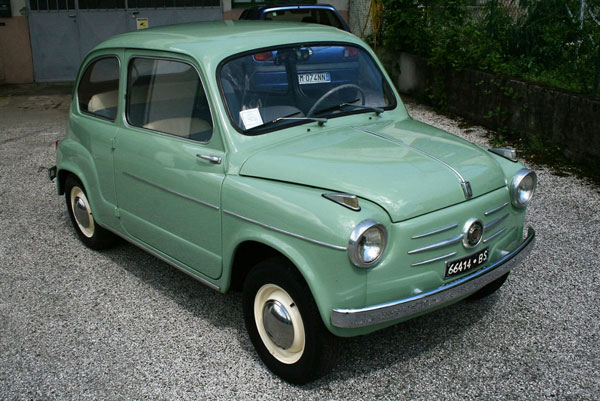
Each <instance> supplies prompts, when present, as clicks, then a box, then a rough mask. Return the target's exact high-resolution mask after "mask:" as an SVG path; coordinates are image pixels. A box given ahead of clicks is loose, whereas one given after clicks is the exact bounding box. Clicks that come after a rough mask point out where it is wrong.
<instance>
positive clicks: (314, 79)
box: [298, 72, 331, 85]
mask: <svg viewBox="0 0 600 401" xmlns="http://www.w3.org/2000/svg"><path fill="white" fill-rule="evenodd" d="M298 82H299V83H300V85H305V84H322V83H327V82H331V74H330V73H328V72H311V73H306V74H298Z"/></svg>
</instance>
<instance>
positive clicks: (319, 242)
mask: <svg viewBox="0 0 600 401" xmlns="http://www.w3.org/2000/svg"><path fill="white" fill-rule="evenodd" d="M223 213H225V214H228V215H230V216H233V217H237V218H238V219H240V220H244V221H247V222H248V223H252V224H256V225H257V226H261V227H264V228H266V229H268V230H272V231H275V232H278V233H281V234H285V235H289V236H290V237H294V238H298V239H301V240H303V241H307V242H311V243H313V244H317V245H321V246H324V247H326V248H331V249H335V250H338V251H345V250H346V247H345V246H338V245H332V244H329V243H327V242H323V241H319V240H316V239H312V238H308V237H305V236H303V235H300V234H294V233H291V232H289V231H285V230H282V229H280V228H277V227H273V226H270V225H268V224H264V223H261V222H260V221H256V220H252V219H249V218H248V217H244V216H240V215H239V214H236V213H233V212H230V211H228V210H223Z"/></svg>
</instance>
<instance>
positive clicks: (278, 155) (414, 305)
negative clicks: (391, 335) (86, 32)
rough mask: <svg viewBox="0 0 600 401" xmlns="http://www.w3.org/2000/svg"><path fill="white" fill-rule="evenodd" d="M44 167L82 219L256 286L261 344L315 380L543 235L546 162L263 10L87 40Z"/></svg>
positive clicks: (170, 259) (189, 265) (75, 217)
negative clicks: (429, 118) (538, 194)
mask: <svg viewBox="0 0 600 401" xmlns="http://www.w3.org/2000/svg"><path fill="white" fill-rule="evenodd" d="M56 160H57V165H56V166H55V167H53V168H51V169H50V174H51V178H54V177H56V178H57V186H58V193H59V194H64V195H65V199H66V204H67V208H68V211H69V214H70V216H71V220H72V222H73V226H74V228H75V231H76V232H77V234H78V236H79V238H80V239H81V241H82V242H83V243H84V244H85V245H87V246H89V247H90V248H93V249H100V248H104V247H107V246H110V245H111V244H112V243H113V240H114V238H115V235H116V236H119V237H122V238H124V239H126V240H127V241H129V242H131V243H133V244H135V245H137V246H139V247H140V248H142V249H144V250H146V251H148V252H149V253H151V254H153V255H155V256H156V257H158V258H160V259H162V260H164V261H165V262H167V263H169V264H171V265H173V266H175V267H176V268H178V269H181V270H182V271H184V272H185V273H188V274H189V275H191V276H193V277H195V278H196V279H198V280H200V281H201V282H202V283H204V284H206V285H207V286H209V287H210V288H212V289H215V290H217V291H220V292H227V291H229V290H242V291H243V310H244V317H245V323H246V327H247V330H248V333H249V336H250V339H251V340H252V342H253V344H254V346H255V348H256V350H257V352H258V354H259V356H260V357H261V358H262V360H263V361H264V363H265V364H266V365H267V366H268V367H269V368H270V369H271V370H272V371H273V372H275V373H276V374H277V375H279V376H281V377H282V378H283V379H285V380H287V381H290V382H294V383H302V382H306V381H309V380H312V379H314V378H316V377H319V376H320V375H322V374H324V373H325V372H326V371H327V370H328V369H329V368H331V367H332V365H333V363H334V361H335V356H336V353H337V349H338V348H339V347H338V345H339V340H340V339H339V337H349V336H356V335H362V334H367V333H370V332H373V331H375V330H379V329H382V328H384V327H387V326H390V325H393V324H396V323H398V322H401V321H403V320H406V319H410V318H413V317H415V316H419V315H422V314H424V313H427V312H431V311H433V310H435V309H438V308H440V307H444V306H447V305H449V304H452V303H454V302H457V301H459V300H461V299H463V298H465V297H468V296H472V297H481V296H484V295H487V294H490V293H492V292H493V291H495V290H496V289H498V288H499V287H500V286H501V285H502V283H503V282H504V281H505V279H506V277H507V276H508V273H509V271H510V270H511V269H512V268H513V267H515V266H516V265H518V264H519V263H520V261H521V260H522V259H523V258H524V257H525V256H526V255H527V254H528V253H529V251H530V250H531V249H532V248H533V244H534V239H535V233H534V231H533V229H531V228H529V229H528V230H527V231H525V230H524V221H525V210H526V206H527V204H528V203H529V201H530V200H531V198H532V196H533V193H534V190H535V186H536V175H535V173H534V172H533V171H531V170H528V169H526V168H524V167H523V166H522V165H521V164H519V163H518V162H517V161H516V160H515V154H514V151H511V150H509V149H482V148H480V147H477V146H475V145H473V144H470V143H468V142H466V141H464V140H462V139H460V138H457V137H455V136H453V135H451V134H449V133H446V132H443V131H441V130H439V129H436V128H433V127H431V126H428V125H426V124H423V123H421V122H418V121H415V120H413V119H412V118H411V117H410V116H409V115H408V113H407V111H406V109H405V107H404V106H403V104H402V101H401V100H400V98H399V96H398V94H397V93H396V91H395V90H394V87H393V85H392V84H391V82H390V79H389V77H388V76H387V75H386V73H385V72H384V70H383V68H382V67H381V64H380V63H379V61H378V60H377V58H376V56H375V55H374V54H373V52H372V51H371V50H370V49H369V47H368V46H366V45H365V44H364V43H363V42H362V41H361V40H360V39H358V38H357V37H355V36H353V35H351V34H349V33H347V32H343V31H340V30H337V29H334V28H330V27H325V26H317V25H314V26H311V27H310V29H309V28H307V27H306V25H304V24H292V23H287V24H286V23H270V24H267V23H264V22H252V21H235V22H230V21H227V22H218V23H202V24H187V25H179V26H170V27H160V28H155V29H149V30H146V31H140V32H135V33H128V34H124V35H120V36H116V37H113V38H111V39H109V40H108V41H106V42H104V43H102V44H100V45H99V46H98V47H96V48H95V49H94V50H93V51H92V52H90V54H89V55H88V56H87V57H86V58H85V60H84V61H83V63H82V65H81V69H80V71H79V74H78V76H77V85H76V88H75V90H74V94H73V102H72V105H71V109H70V118H69V125H68V129H67V135H66V138H65V139H63V140H62V141H61V142H60V144H59V145H58V149H57V155H56Z"/></svg>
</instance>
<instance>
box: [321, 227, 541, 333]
mask: <svg viewBox="0 0 600 401" xmlns="http://www.w3.org/2000/svg"><path fill="white" fill-rule="evenodd" d="M534 244H535V230H534V229H533V228H531V227H529V229H528V231H527V238H525V239H524V240H523V242H522V243H521V244H520V245H519V246H518V247H517V248H516V249H515V250H514V251H512V252H510V253H509V254H508V255H506V256H504V257H503V258H502V259H500V260H498V261H497V262H495V263H493V264H491V265H489V266H488V267H485V268H483V269H481V270H478V271H476V272H475V273H473V274H470V275H468V276H465V277H463V278H461V279H459V280H456V281H453V282H451V283H449V284H447V285H444V286H442V287H440V288H437V289H435V290H433V291H429V292H426V293H423V294H419V295H415V296H414V297H410V298H405V299H399V300H397V301H392V302H387V303H384V304H379V305H372V306H367V307H364V308H360V309H334V310H333V311H332V313H331V324H332V325H333V326H335V327H340V328H357V327H365V326H372V325H375V324H378V323H385V322H389V321H391V320H396V319H400V318H404V317H408V316H411V315H415V314H418V313H420V312H423V311H427V310H430V309H433V308H435V307H437V306H439V305H443V304H445V303H448V302H451V301H453V300H456V299H460V298H462V297H465V296H467V295H470V294H472V293H474V292H475V291H477V290H479V289H480V288H482V287H484V286H485V285H487V284H489V283H491V282H492V281H494V280H496V279H498V278H500V277H502V276H503V275H505V274H506V273H508V272H509V271H510V270H511V269H512V268H513V267H515V266H517V265H518V264H519V263H521V261H522V260H523V259H525V258H526V257H527V256H528V255H529V253H530V252H531V250H532V249H533V247H534Z"/></svg>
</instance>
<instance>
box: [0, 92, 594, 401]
mask: <svg viewBox="0 0 600 401" xmlns="http://www.w3.org/2000/svg"><path fill="white" fill-rule="evenodd" d="M68 102H69V96H68V95H52V94H49V95H37V96H29V95H27V94H24V93H19V92H18V91H16V92H15V91H13V92H10V93H3V92H1V89H0V167H1V170H0V171H2V173H1V174H0V184H1V185H0V200H1V202H2V203H1V205H2V207H1V208H0V221H1V223H2V224H1V226H2V229H1V231H0V399H1V400H13V399H27V400H31V399H35V400H38V399H39V400H51V399H65V400H66V399H78V400H79V399H92V400H96V399H110V400H118V399H140V400H141V399H153V400H154V399H169V400H175V399H191V400H198V399H224V400H225V399H248V400H257V399H264V400H299V399H310V400H332V399H336V400H337V399H348V400H357V399H377V400H398V399H411V400H412V399H415V400H471V399H482V400H545V399H558V400H598V399H600V373H599V367H600V358H599V355H600V353H599V350H600V338H599V334H598V333H599V332H600V299H599V289H600V262H599V261H598V260H599V255H598V253H599V251H598V250H599V249H600V195H599V190H598V187H596V186H593V185H590V184H587V183H586V182H584V181H582V180H580V179H577V178H575V177H572V176H564V177H559V176H556V175H553V174H552V173H551V172H550V171H549V170H547V169H545V168H541V167H536V169H537V171H538V174H539V179H540V183H539V187H538V192H537V196H536V198H535V200H534V202H533V204H532V205H531V207H530V209H529V220H530V223H531V224H532V225H533V226H534V227H535V228H536V230H537V233H538V241H537V247H536V249H535V250H534V251H533V253H532V254H531V256H530V257H529V258H528V259H527V260H526V261H525V263H524V265H523V266H522V267H521V268H519V269H517V270H515V271H514V272H513V274H512V275H511V276H510V278H509V280H508V281H507V283H506V284H505V285H504V287H502V289H501V290H499V291H498V292H497V293H496V294H494V295H493V296H491V297H489V298H487V299H485V300H482V301H479V302H461V303H459V304H457V305H454V306H452V307H450V308H447V309H444V310H440V311H438V312H435V313H433V314H430V315H427V316H423V317H421V318H418V319H414V320H412V321H409V322H406V323H403V324H400V325H397V326H395V327H391V328H389V329H386V330H383V331H380V332H377V333H374V334H372V335H369V336H364V337H359V338H352V339H348V340H345V341H344V342H343V344H344V350H343V352H342V355H341V357H340V360H339V363H338V365H337V367H336V368H335V369H334V370H333V372H331V374H329V375H328V376H327V377H325V378H323V379H321V380H319V381H316V382H314V383H311V384H309V385H306V386H292V385H289V384H287V383H285V382H282V381H281V380H280V379H278V378H277V377H275V376H273V375H272V374H271V373H270V372H269V371H268V370H267V369H266V368H265V367H264V366H263V365H262V363H261V362H260V360H259V359H258V357H257V356H256V354H255V353H254V351H253V349H252V346H251V344H250V342H249V340H248V338H247V336H246V333H245V329H244V325H243V321H242V316H241V315H242V312H241V297H240V295H239V294H225V295H222V294H218V293H216V292H214V291H212V290H210V289H208V288H206V287H204V286H202V285H201V284H200V283H198V282H196V281H194V280H193V279H191V278H189V277H188V276H186V275H184V274H182V273H180V272H179V271H177V270H175V269H174V268H172V267H170V266H168V265H166V264H165V263H163V262H161V261H159V260H158V259H156V258H154V257H152V256H150V255H148V254H146V253H144V252H143V251H141V250H139V249H137V248H135V247H133V246H131V245H127V244H121V245H119V246H117V247H116V248H114V249H112V250H110V251H107V252H102V253H98V252H94V251H91V250H89V249H86V248H85V247H83V245H82V244H81V243H80V242H79V241H78V240H77V238H76V236H75V234H74V232H73V229H72V228H71V226H70V222H69V219H68V216H67V212H66V208H65V205H64V200H63V198H61V197H58V196H56V193H55V187H54V185H53V184H51V183H50V182H49V181H48V179H47V176H46V170H45V168H46V167H48V166H50V165H53V164H54V142H55V141H56V140H57V139H59V138H61V137H62V135H63V129H64V128H63V127H64V125H65V121H66V115H67V114H66V109H67V106H68ZM409 109H410V110H411V113H412V115H413V116H414V117H415V118H416V119H420V120H423V121H426V122H428V123H430V124H433V125H435V126H438V127H441V128H443V129H446V130H448V131H450V132H452V133H454V134H456V135H459V136H462V137H466V138H467V139H469V140H470V141H472V142H475V143H477V144H480V145H483V146H485V145H486V132H485V130H483V129H481V128H478V127H471V128H468V129H460V128H459V123H458V122H457V121H454V120H452V119H449V118H447V117H445V116H440V115H438V114H436V113H435V112H433V111H432V110H430V109H427V108H425V107H422V106H420V105H417V104H413V103H409Z"/></svg>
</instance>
